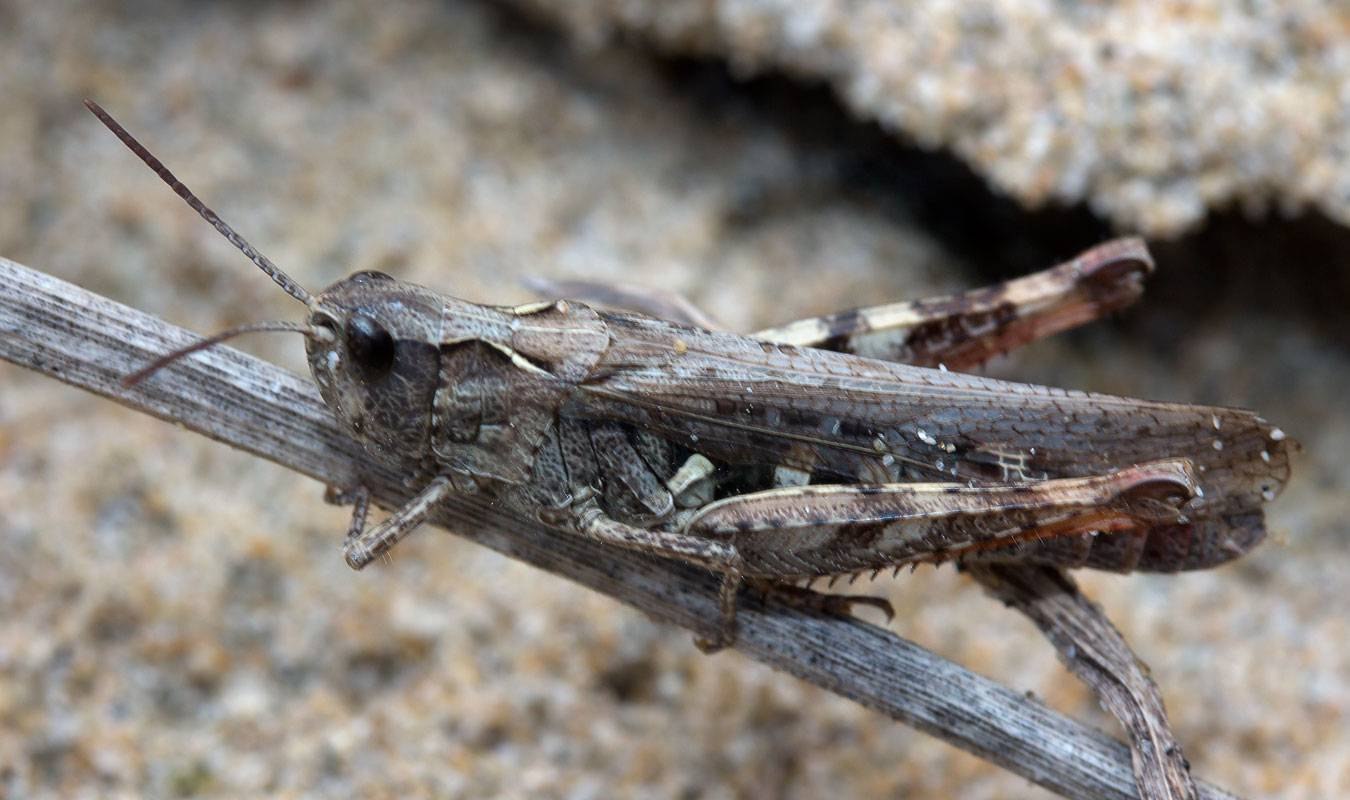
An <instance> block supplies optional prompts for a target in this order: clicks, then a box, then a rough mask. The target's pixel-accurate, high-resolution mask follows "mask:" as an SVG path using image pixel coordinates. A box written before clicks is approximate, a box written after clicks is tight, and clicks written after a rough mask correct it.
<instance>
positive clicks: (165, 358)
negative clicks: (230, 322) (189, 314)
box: [122, 321, 315, 388]
mask: <svg viewBox="0 0 1350 800" xmlns="http://www.w3.org/2000/svg"><path fill="white" fill-rule="evenodd" d="M275 331H295V332H296V333H303V334H305V335H306V336H313V335H315V334H314V330H313V329H312V328H310V326H308V325H306V324H304V323H302V322H285V321H281V322H250V323H249V324H247V325H240V326H239V327H237V328H230V329H229V330H227V331H221V332H220V333H217V334H216V335H215V336H211V337H209V338H206V339H202V340H201V341H200V342H195V343H193V344H190V345H188V346H187V347H181V348H179V349H177V350H175V351H173V352H172V353H168V354H166V355H162V356H160V357H159V358H157V359H155V360H154V361H151V362H150V363H149V364H146V365H145V366H144V367H141V368H140V369H138V370H136V371H135V372H133V373H131V374H130V375H128V376H126V377H125V378H123V379H122V385H123V386H126V387H128V388H130V387H132V386H135V385H136V384H138V383H140V382H141V381H143V380H145V379H146V378H148V377H150V376H151V375H154V374H155V373H156V372H159V371H160V370H161V369H164V368H165V367H167V366H169V365H170V364H172V363H173V362H175V361H177V360H178V359H180V358H182V357H183V356H187V355H191V354H193V353H195V352H197V351H198V350H205V349H206V348H208V347H212V346H214V345H217V344H220V343H221V342H223V341H225V340H226V339H233V338H234V337H236V336H238V335H239V334H241V333H262V332H275Z"/></svg>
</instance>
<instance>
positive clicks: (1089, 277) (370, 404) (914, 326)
mask: <svg viewBox="0 0 1350 800" xmlns="http://www.w3.org/2000/svg"><path fill="white" fill-rule="evenodd" d="M86 104H87V105H88V106H89V108H90V110H91V111H93V112H94V114H96V115H97V116H98V117H99V119H101V120H102V121H103V122H104V124H105V125H107V126H108V127H109V128H110V129H111V130H112V131H113V133H115V134H116V135H117V136H118V138H120V139H121V140H122V141H123V142H124V143H125V144H126V145H127V146H128V147H130V148H131V150H132V151H133V152H135V153H136V154H137V155H138V156H139V157H140V158H141V159H142V160H143V161H145V162H146V164H148V165H149V166H150V168H151V169H153V170H154V171H155V172H156V174H158V175H159V176H160V178H162V179H163V180H164V181H165V182H166V183H168V184H169V186H170V187H172V188H173V190H174V191H175V192H176V193H177V194H178V195H179V196H181V197H182V198H183V199H184V200H185V201H187V203H188V204H189V205H190V206H191V207H192V208H193V209H195V210H196V211H197V212H198V213H199V214H200V215H201V216H202V217H203V218H205V219H206V220H207V221H208V222H210V223H211V224H212V225H213V226H215V228H216V229H217V230H219V231H220V232H221V233H222V234H223V235H224V236H225V237H226V238H227V239H229V240H230V241H231V242H232V243H233V244H234V245H235V246H236V247H238V248H239V249H240V250H241V251H243V252H244V254H245V255H247V256H248V257H249V258H250V259H251V260H252V261H253V262H254V263H255V264H256V265H257V266H258V267H260V268H261V269H262V270H263V271H264V272H265V273H267V274H268V275H269V276H271V278H272V279H273V280H274V281H275V282H276V283H277V284H278V285H280V286H281V288H282V289H284V290H285V291H286V292H287V293H288V294H290V295H291V296H292V297H294V298H295V299H297V300H299V301H300V302H301V303H303V304H304V305H305V308H306V310H307V315H308V316H307V319H306V320H305V321H304V322H303V323H289V322H275V323H262V324H257V325H248V326H244V327H242V328H236V329H233V330H231V331H226V332H225V333H222V334H219V335H217V336H213V337H211V338H209V339H206V340H204V341H202V342H199V343H197V344H195V345H193V346H192V347H189V348H186V349H184V350H180V351H177V352H174V353H170V354H169V355H167V356H164V357H163V358H161V359H159V360H158V361H156V362H154V363H153V364H151V365H149V366H148V367H146V368H145V369H143V370H141V371H140V372H138V373H136V374H135V375H132V376H129V378H128V379H127V382H128V383H134V382H136V381H139V380H141V379H143V378H145V377H146V376H148V375H149V374H151V373H152V372H154V371H155V370H157V369H159V368H160V367H162V366H164V365H166V364H168V363H169V362H171V361H173V360H174V359H177V358H180V357H182V356H184V355H186V354H188V353H191V352H193V351H196V350H199V349H202V348H204V347H207V346H210V345H212V344H215V343H217V342H219V341H222V340H223V339H226V338H228V337H230V336H233V335H236V334H238V333H241V332H244V331H255V330H288V331H298V332H300V333H303V334H304V336H305V342H306V351H307V354H308V361H309V366H310V369H311V371H312V372H313V375H314V379H315V381H316V382H317V383H318V385H319V389H320V391H321V393H322V395H323V398H324V400H325V401H326V402H327V404H328V405H329V406H330V407H331V408H332V410H333V413H334V414H335V416H336V417H337V419H338V421H339V423H340V424H341V425H342V427H343V428H344V429H345V430H346V431H348V432H349V433H350V434H351V436H353V437H354V438H355V439H356V440H357V441H358V442H359V443H360V444H361V445H362V446H363V447H364V448H365V449H366V451H367V452H368V453H369V454H370V455H371V456H372V457H373V458H375V459H377V460H380V461H382V462H385V463H387V464H389V465H391V466H394V467H397V468H398V469H400V470H402V471H404V472H405V473H406V474H407V475H408V478H409V481H410V485H416V486H418V487H420V491H419V493H418V494H417V495H416V496H415V497H414V498H413V499H412V500H411V501H409V502H408V503H407V504H406V505H404V506H403V507H402V508H400V509H398V510H396V511H395V512H394V513H393V514H392V515H391V516H390V517H389V518H388V519H386V520H385V521H384V522H381V523H380V524H378V525H375V526H373V527H367V525H366V516H367V509H368V505H369V493H368V492H367V491H366V489H365V488H364V487H362V486H359V485H358V486H354V487H349V488H348V489H347V490H345V491H343V492H339V493H335V495H336V496H338V497H339V498H341V499H345V500H347V501H350V502H352V503H353V504H354V506H355V508H354V512H353V515H352V523H351V527H350V529H349V532H348V535H347V539H346V542H345V544H344V546H343V550H344V553H345V556H346V560H347V563H348V564H349V565H351V566H352V567H353V568H354V569H361V568H363V567H365V566H366V565H367V564H369V563H370V562H372V561H373V560H375V559H377V558H379V557H380V556H381V555H383V554H384V553H386V552H388V551H389V549H390V548H392V547H393V546H394V545H395V544H397V543H398V541H399V540H400V539H402V538H403V537H404V536H406V535H407V534H408V533H409V532H411V531H412V530H413V529H414V528H416V527H417V526H418V525H419V524H420V523H421V522H422V521H424V520H425V519H426V518H427V516H428V514H429V513H430V512H431V511H432V510H433V509H434V508H435V507H436V506H437V505H438V504H441V503H453V502H454V500H455V497H456V496H459V495H480V496H485V497H487V498H490V499H491V500H492V501H493V502H494V503H495V504H496V507H497V508H499V509H500V510H501V513H503V514H505V515H508V516H516V517H520V518H524V519H533V520H538V521H542V522H544V523H546V524H547V525H549V526H551V527H553V528H554V529H556V530H558V531H559V532H560V534H565V535H574V536H583V537H586V538H588V539H593V540H597V541H600V542H604V543H606V544H610V545H614V546H616V547H623V548H627V549H631V550H637V551H640V552H644V553H649V554H653V555H657V556H662V557H665V558H672V559H678V560H680V561H684V562H689V563H692V564H696V565H701V566H703V567H706V568H707V569H709V570H712V571H714V572H715V573H718V574H720V575H721V576H722V582H721V586H722V588H721V592H720V600H721V608H722V619H723V625H722V632H721V635H720V636H719V637H718V638H717V639H716V640H714V641H711V642H704V643H702V644H704V645H705V646H707V647H709V648H715V647H718V646H723V645H726V644H727V643H729V642H730V641H732V639H733V637H734V632H735V628H734V625H735V608H736V596H737V592H738V589H739V587H740V585H741V584H742V582H744V581H747V580H749V581H752V582H754V583H756V584H758V585H760V586H761V587H766V588H767V589H768V590H770V591H779V592H783V593H785V594H788V595H790V596H793V597H796V598H798V599H800V600H801V601H803V602H818V603H820V604H822V605H824V606H825V607H827V608H831V609H835V610H839V611H847V610H848V608H849V606H850V604H851V603H859V602H862V603H876V604H878V605H881V606H882V607H884V608H886V609H887V610H888V611H889V607H888V606H886V604H885V603H884V601H877V600H875V599H873V598H857V597H851V598H843V597H829V596H820V595H814V594H812V593H809V592H807V591H805V590H803V589H801V588H800V587H799V586H798V584H799V583H801V582H809V581H810V580H811V579H814V578H819V577H824V576H838V575H843V574H851V573H857V572H860V571H876V570H880V569H883V568H891V567H894V568H896V569H897V570H898V569H899V568H900V567H901V566H903V565H907V564H908V565H917V564H919V563H941V562H944V561H956V562H958V563H961V562H967V561H975V560H984V561H1010V562H1022V563H1034V564H1043V565H1053V566H1060V567H1081V566H1086V567H1094V568H1098V569H1108V570H1117V571H1122V572H1125V571H1130V570H1151V571H1163V572H1170V571H1178V570H1189V569H1200V568H1204V567H1210V566H1214V565H1216V564H1220V563H1223V562H1226V561H1228V560H1230V559H1232V558H1235V557H1237V556H1239V555H1241V554H1243V553H1245V552H1246V551H1247V550H1249V549H1251V548H1252V547H1254V546H1255V545H1256V544H1257V543H1258V542H1260V541H1261V539H1262V538H1263V537H1264V535H1265V527H1264V521H1263V512H1262V506H1263V504H1264V503H1266V502H1269V501H1271V500H1273V499H1274V498H1275V496H1276V495H1277V494H1279V492H1280V491H1281V489H1282V488H1283V486H1284V484H1285V482H1286V480H1287V479H1288V475H1289V466H1288V456H1287V452H1286V449H1287V447H1286V444H1287V443H1286V441H1285V437H1284V434H1283V433H1282V432H1281V431H1280V430H1279V429H1278V428H1275V427H1272V426H1271V425H1270V424H1269V423H1267V422H1266V421H1265V420H1263V419H1262V418H1261V417H1259V416H1257V415H1255V414H1254V413H1251V412H1249V411H1243V410H1238V409H1231V408H1219V407H1207V406H1193V405H1181V404H1175V403H1159V402H1150V401H1145V400H1133V399H1127V398H1122V397H1112V396H1107V395H1100V394H1090V393H1085V392H1076V391H1067V390H1063V389H1054V388H1047V387H1041V386H1032V385H1027V384H1020V383H1010V382H1006V381H999V380H993V379H989V378H984V377H978V376H974V375H968V374H961V373H958V372H952V371H949V370H948V368H951V369H961V368H968V367H971V366H974V365H977V364H979V363H981V362H982V361H984V360H986V359H987V358H988V357H990V356H991V355H993V354H995V353H998V352H1002V351H1006V350H1008V349H1011V348H1012V347H1015V346H1017V345H1020V344H1022V343H1025V342H1028V341H1031V340H1032V339H1036V338H1039V337H1041V336H1045V335H1049V334H1051V333H1054V332H1057V331H1059V330H1063V329H1065V328H1068V327H1071V326H1073V325H1077V324H1080V323H1082V322H1086V321H1088V320H1091V319H1094V318H1096V317H1099V316H1101V315H1103V314H1105V313H1108V312H1109V311H1112V310H1114V309H1116V308H1120V307H1122V306H1124V305H1128V304H1129V303H1130V302H1132V301H1133V300H1134V299H1135V298H1137V297H1138V296H1139V294H1140V292H1141V290H1142V282H1143V279H1144V278H1145V277H1146V276H1147V275H1148V273H1149V272H1150V271H1151V269H1152V262H1151V261H1150V259H1149V256H1148V252H1147V250H1146V249H1145V247H1144V245H1143V243H1142V242H1141V241H1139V240H1137V239H1121V240H1116V241H1113V242H1108V243H1106V244H1104V245H1101V246H1099V247H1097V248H1094V249H1092V250H1090V251H1088V252H1086V253H1084V254H1083V255H1080V256H1079V257H1078V258H1077V259H1074V260H1073V261H1070V262H1068V263H1065V264H1062V265H1060V266H1058V267H1055V268H1053V269H1050V270H1047V271H1045V272H1042V273H1038V274H1035V275H1031V276H1029V277H1025V278H1021V279H1018V280H1014V281H1011V282H1009V283H1006V284H1002V285H999V286H995V287H991V288H988V289H982V290H976V291H972V292H968V293H966V294H962V295H957V296H954V297H948V298H940V299H935V300H927V301H918V302H912V303H899V304H894V305H889V306H880V307H875V308H869V309H861V310H856V311H849V312H845V313H842V314H835V315H832V316H828V317H822V318H819V319H812V320H804V321H800V322H796V323H793V324H790V325H786V326H783V327H781V328H774V329H771V330H767V331H761V332H759V333H757V334H753V335H751V336H738V335H735V334H731V333H725V332H719V331H714V330H709V329H707V327H706V322H704V325H705V326H704V327H699V326H696V325H693V324H689V323H691V322H702V321H704V320H705V318H703V317H702V316H701V315H700V314H699V313H698V312H697V310H696V309H693V308H692V307H690V306H689V305H688V304H686V303H683V302H682V301H671V300H670V299H669V298H665V297H661V296H658V295H655V294H652V293H646V292H641V291H638V292H634V291H623V290H615V289H612V288H605V287H595V286H592V285H581V284H578V285H572V286H570V287H568V293H571V294H574V295H575V294H588V295H597V294H599V295H601V296H602V299H606V300H609V301H611V302H612V301H614V300H615V299H616V298H617V300H618V302H619V303H620V304H623V305H629V306H639V307H643V308H646V309H647V310H649V311H652V312H654V313H655V315H654V316H649V315H643V314H636V313H621V312H612V311H605V310H599V309H597V308H593V307H591V306H588V305H585V304H583V303H581V302H575V301H567V300H559V301H556V302H541V303H535V304H530V305H524V306H516V307H502V306H484V305H478V304H476V303H470V302H467V301H464V300H459V299H456V298H453V297H448V296H446V295H443V294H439V293H437V292H435V291H432V290H431V289H427V288H424V287H421V286H416V285H413V284H409V283H404V282H402V281H399V280H396V279H394V278H392V277H389V276H388V275H384V274H381V273H378V272H358V273H356V274H354V275H352V276H350V277H348V278H346V279H344V280H341V281H339V282H337V283H336V284H334V285H332V286H330V287H328V288H327V289H325V290H324V291H323V292H321V293H320V294H317V295H312V294H310V293H309V292H307V291H305V290H304V289H303V288H301V287H300V286H299V284H297V283H296V282H295V281H293V280H292V279H291V278H290V277H288V276H287V275H286V274H285V273H283V272H282V271H281V270H280V269H279V268H278V267H277V266H276V265H275V264H273V263H272V262H271V261H270V260H269V259H267V258H266V257H265V256H263V255H262V254H260V253H259V252H257V251H256V250H254V248H253V247H252V246H251V245H249V244H248V242H247V241H245V240H244V239H243V238H242V237H241V236H239V235H238V234H237V233H235V232H234V230H233V229H232V228H230V227H229V226H228V225H226V224H225V223H224V222H223V221H221V219H220V218H219V217H218V216H217V215H216V214H215V213H214V212H213V211H211V210H210V209H209V208H207V207H206V206H205V205H203V204H202V202H201V201H200V200H198V199H197V197H196V196H195V195H193V194H192V192H191V191H189V190H188V189H187V187H185V186H184V185H183V184H182V183H181V182H179V181H178V180H177V179H176V178H175V177H174V176H173V175H172V174H171V173H170V172H169V171H168V169H166V168H165V167H164V165H163V164H161V163H160V162H159V161H158V160H157V159H156V158H155V157H154V156H153V155H151V154H150V153H149V152H148V151H147V150H146V149H145V148H144V147H143V146H142V145H141V144H140V143H139V142H137V141H136V140H135V139H134V138H133V137H132V136H131V135H130V134H129V133H127V132H126V131H125V130H124V129H123V128H122V127H121V126H120V125H119V124H118V123H117V122H116V121H114V120H113V119H112V118H111V117H110V116H109V115H108V114H107V113H106V112H104V111H103V110H102V109H101V108H99V107H98V106H97V105H95V104H94V103H92V102H87V103H86ZM658 317H669V318H673V319H674V320H675V321H671V320H670V319H661V318H658ZM898 361H904V362H909V363H896V362H898ZM931 367H938V368H936V369H934V368H931Z"/></svg>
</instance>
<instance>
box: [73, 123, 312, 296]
mask: <svg viewBox="0 0 1350 800" xmlns="http://www.w3.org/2000/svg"><path fill="white" fill-rule="evenodd" d="M84 105H85V107H86V108H88V109H89V110H90V111H92V112H94V116H96V117H98V118H99V120H100V121H101V122H102V123H103V124H104V125H107V126H108V130H110V131H112V132H113V134H114V135H116V136H117V138H118V139H121V140H122V144H125V145H126V146H127V147H129V148H130V149H131V152H133V153H135V154H136V155H137V156H138V157H140V159H141V160H142V161H144V162H145V165H146V166H148V167H149V168H150V169H152V170H154V172H155V174H156V175H158V176H159V178H160V180H162V181H164V182H165V183H167V184H169V188H170V189H173V191H174V194H177V195H178V196H179V197H181V198H183V200H184V201H186V202H187V204H188V205H189V206H192V209H193V210H194V211H196V212H197V213H198V214H201V215H202V219H204V220H206V221H207V222H209V223H211V227H213V228H215V229H216V230H218V231H220V235H221V236H224V237H225V238H226V239H229V240H230V244H232V245H234V246H235V247H237V248H239V250H240V252H242V253H243V254H244V255H246V256H248V258H249V260H250V261H252V262H253V263H254V264H257V265H258V269H261V270H262V271H263V272H266V273H267V274H268V276H269V277H271V279H272V280H274V281H276V284H277V286H280V287H281V288H282V289H283V290H284V291H285V292H286V294H288V295H290V296H291V297H294V298H295V299H296V300H299V301H300V302H302V303H304V304H305V305H309V302H310V295H309V292H307V291H305V290H304V287H302V286H301V285H300V284H298V283H296V282H295V281H294V280H292V279H291V276H289V275H287V274H286V273H284V272H282V271H281V268H280V267H278V266H277V265H276V264H273V263H272V260H271V259H270V258H268V257H267V256H265V255H263V254H262V253H259V252H258V251H257V250H254V249H253V245H251V244H249V243H248V241H247V240H246V239H245V238H244V237H242V236H240V235H239V234H238V233H235V231H234V228H231V227H230V226H229V225H227V224H225V221H224V220H222V219H221V218H220V217H219V216H218V215H217V214H216V212H214V211H212V210H211V209H210V208H207V206H206V204H205V203H203V202H202V201H201V200H198V199H197V195H195V194H193V193H192V190H191V189H189V188H187V187H186V186H184V185H183V182H182V181H180V180H178V179H177V178H175V177H174V174H173V173H172V172H170V171H169V168H168V167H166V166H164V164H163V163H162V162H161V161H160V160H159V159H158V158H155V157H154V156H153V155H151V154H150V151H149V150H147V149H145V145H143V144H141V143H140V142H138V141H136V137H135V136H132V135H131V134H130V133H128V132H127V129H126V128H123V127H122V126H121V125H120V124H118V122H117V120H115V119H113V118H112V115H111V114H109V113H108V112H106V111H104V110H103V109H102V108H101V107H100V106H99V104H98V103H95V102H94V101H93V100H85V101H84Z"/></svg>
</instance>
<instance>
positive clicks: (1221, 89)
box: [512, 0, 1350, 236]
mask: <svg viewBox="0 0 1350 800" xmlns="http://www.w3.org/2000/svg"><path fill="white" fill-rule="evenodd" d="M512 1H513V2H516V3H519V4H520V5H523V6H527V7H529V8H530V9H532V10H533V11H534V12H536V13H538V14H540V15H541V16H544V17H548V18H550V19H557V20H561V21H562V22H564V23H566V25H567V27H568V28H569V30H571V31H572V33H573V35H574V36H575V37H576V38H577V39H578V40H580V41H582V42H584V43H588V44H592V45H594V44H597V43H602V42H605V41H607V40H609V39H611V38H613V37H614V36H616V35H618V34H632V35H636V36H638V37H642V38H644V39H649V40H651V41H653V42H655V43H656V44H657V45H659V46H660V47H661V48H662V49H664V50H666V51H668V52H674V53H684V54H698V55H709V56H715V57H718V58H723V59H726V60H727V61H729V62H731V63H732V64H733V65H735V67H736V68H737V69H738V70H739V71H740V72H742V73H743V74H753V73H761V72H768V71H775V72H787V73H790V74H792V75H795V76H797V77H799V78H802V79H806V80H813V81H823V82H825V83H828V84H829V85H830V86H832V87H834V89H835V90H836V91H837V92H838V93H839V95H840V96H841V97H843V98H844V99H845V100H846V102H847V103H848V106H849V107H850V108H851V109H852V110H853V112H854V113H856V114H857V115H859V116H860V117H862V118H866V119H875V120H877V121H879V122H880V123H881V124H882V125H884V126H886V127H887V128H888V129H890V130H892V131H894V132H895V133H896V134H897V135H898V136H900V137H901V138H903V139H905V140H907V141H915V142H918V143H919V144H921V145H922V146H924V147H927V148H935V149H936V148H945V149H948V150H951V151H952V152H955V153H956V154H958V155H959V156H960V157H961V158H962V159H964V160H965V161H966V162H967V163H969V164H970V165H971V166H972V167H973V168H974V169H975V170H976V171H977V172H979V173H980V174H981V175H984V176H985V177H986V178H988V179H989V180H990V181H991V182H992V183H994V184H995V185H997V186H998V187H999V188H1000V189H1002V190H1003V191H1005V192H1008V193H1009V194H1011V195H1012V196H1014V197H1016V198H1018V199H1019V200H1020V201H1021V202H1023V203H1025V204H1026V205H1028V206H1033V207H1034V206H1039V205H1041V204H1044V203H1047V202H1060V203H1077V202H1086V203H1087V204H1088V205H1089V206H1091V207H1092V209H1093V210H1095V211H1096V212H1098V213H1099V214H1101V215H1103V216H1104V217H1107V218H1109V219H1111V220H1112V221H1113V222H1114V223H1115V224H1116V225H1117V226H1119V227H1121V228H1127V229H1131V230H1137V231H1140V232H1143V233H1146V234H1151V235H1159V236H1161V235H1174V234H1177V233H1179V232H1182V231H1185V230H1187V229H1190V228H1192V227H1194V226H1195V225H1196V224H1198V223H1199V222H1200V221H1201V220H1203V219H1204V217H1205V215H1206V213H1208V212H1209V211H1211V210H1213V209H1222V208H1226V207H1229V206H1232V205H1240V206H1242V207H1243V208H1246V209H1250V210H1253V211H1264V210H1266V209H1271V208H1278V209H1280V210H1284V211H1293V210H1298V209H1304V208H1315V209H1318V210H1320V211H1323V212H1325V213H1326V214H1328V215H1329V216H1331V217H1333V218H1334V219H1337V220H1339V221H1340V222H1341V223H1343V224H1344V223H1350V158H1347V155H1350V70H1347V68H1346V65H1347V63H1350V11H1347V9H1346V7H1345V6H1344V4H1342V3H1338V2H1335V0H1297V1H1296V2H1288V3H1249V4H1242V3H1230V2H1224V1H1223V0H1204V1H1203V2H1188V3H1179V4H1178V3H1152V2H1147V0H1134V1H1133V2H1122V3H1041V2H1027V1H1026V0H979V1H978V2H963V3H948V2H943V3H896V2H891V0H578V1H577V2H567V3H555V2H547V0H512Z"/></svg>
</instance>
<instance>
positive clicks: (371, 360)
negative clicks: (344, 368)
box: [347, 314, 394, 379]
mask: <svg viewBox="0 0 1350 800" xmlns="http://www.w3.org/2000/svg"><path fill="white" fill-rule="evenodd" d="M347 353H348V354H349V355H351V357H352V361H354V362H356V366H358V367H359V368H360V369H361V371H362V372H363V373H364V374H365V376H366V377H367V378H372V379H375V378H383V377H384V376H385V374H386V373H387V372H389V368H390V367H392V366H394V337H392V336H390V335H389V331H387V330H385V329H384V327H383V326H381V325H380V323H378V322H376V321H375V320H373V319H371V318H370V317H367V316H366V315H365V314H356V315H354V316H352V317H351V318H350V319H348V320H347Z"/></svg>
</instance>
